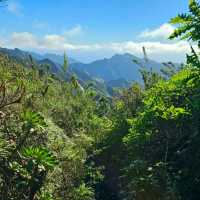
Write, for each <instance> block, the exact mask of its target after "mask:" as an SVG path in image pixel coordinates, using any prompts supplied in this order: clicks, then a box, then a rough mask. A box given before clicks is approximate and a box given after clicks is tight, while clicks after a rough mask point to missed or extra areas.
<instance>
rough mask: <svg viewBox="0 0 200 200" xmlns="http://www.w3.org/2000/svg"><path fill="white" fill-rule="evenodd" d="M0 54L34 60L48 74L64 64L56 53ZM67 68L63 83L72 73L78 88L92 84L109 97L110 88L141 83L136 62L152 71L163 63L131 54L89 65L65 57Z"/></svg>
mask: <svg viewBox="0 0 200 200" xmlns="http://www.w3.org/2000/svg"><path fill="white" fill-rule="evenodd" d="M0 53H4V54H7V55H9V56H10V57H12V58H14V59H17V60H19V61H23V63H24V61H25V63H26V66H29V65H27V63H30V55H31V56H32V57H33V59H34V60H35V62H36V63H37V64H38V66H39V67H41V66H43V65H46V64H48V65H49V66H50V69H51V72H52V73H54V74H59V73H60V69H61V67H62V64H63V56H61V55H58V54H49V53H47V54H38V53H35V52H27V51H22V50H20V49H17V48H15V49H6V48H0ZM68 61H69V69H68V72H67V73H66V76H65V78H66V80H70V77H71V76H72V75H73V74H75V75H76V76H77V78H78V80H79V82H80V83H81V85H83V86H84V85H87V84H89V83H92V85H93V86H94V88H96V89H97V90H98V91H102V92H103V93H106V94H109V93H110V92H109V91H112V88H114V87H116V88H126V87H129V86H130V85H131V83H132V81H138V82H141V81H142V80H141V74H140V72H139V69H140V66H139V65H138V64H136V63H140V64H141V65H144V66H145V67H147V68H148V69H150V68H152V69H153V70H154V71H160V69H161V67H162V64H161V63H158V62H155V61H152V60H148V62H146V61H145V60H144V59H141V58H138V57H136V56H134V55H131V54H128V53H126V54H116V55H114V56H112V57H111V58H104V59H101V60H97V61H94V62H91V63H88V64H84V63H81V62H78V61H76V60H74V59H73V58H68Z"/></svg>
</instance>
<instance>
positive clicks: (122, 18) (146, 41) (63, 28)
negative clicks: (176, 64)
mask: <svg viewBox="0 0 200 200" xmlns="http://www.w3.org/2000/svg"><path fill="white" fill-rule="evenodd" d="M187 7H188V0H167V1H164V0H151V1H150V0H32V1H31V0H10V1H8V6H7V7H5V8H1V11H0V25H1V30H0V45H1V46H4V47H9V48H14V47H18V48H22V49H26V50H34V51H37V52H41V53H43V52H55V53H62V52H63V51H65V50H66V51H67V53H68V54H69V55H70V56H73V57H75V58H77V59H80V60H82V61H85V62H89V61H92V60H94V59H99V58H102V57H109V56H112V55H113V54H115V53H126V52H129V53H133V54H135V55H138V56H140V55H141V47H142V46H146V47H147V51H149V55H150V56H151V57H152V58H153V59H156V60H159V61H160V60H164V61H165V60H168V59H170V60H172V61H181V60H183V59H184V53H185V51H188V46H187V44H186V42H178V41H175V42H169V41H168V40H167V34H168V35H169V34H170V33H171V32H172V31H173V29H174V27H172V26H171V25H169V24H168V21H169V19H170V18H171V17H173V16H175V15H177V14H178V13H181V12H185V11H187V10H188V8H187ZM170 46H171V49H170ZM181 49H182V50H181ZM174 51H176V52H174Z"/></svg>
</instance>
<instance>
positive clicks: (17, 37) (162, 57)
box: [0, 32, 190, 62]
mask: <svg viewBox="0 0 200 200" xmlns="http://www.w3.org/2000/svg"><path fill="white" fill-rule="evenodd" d="M0 43H1V44H2V45H3V46H5V47H9V48H15V47H18V48H22V49H25V50H35V51H39V52H41V51H43V52H49V51H50V52H56V53H62V52H63V51H65V50H67V52H68V53H69V54H71V55H73V56H77V57H83V56H84V57H85V58H87V59H85V60H87V61H91V60H93V59H98V58H102V57H108V56H111V55H113V54H115V53H131V54H134V55H136V56H142V47H143V46H145V47H146V50H147V53H148V55H149V57H150V58H151V59H155V60H157V61H169V60H170V61H173V62H180V61H183V60H184V57H185V53H186V52H190V47H189V44H188V43H187V42H186V41H178V42H177V41H176V42H174V43H167V42H159V41H147V42H135V41H124V42H110V43H96V44H73V43H70V42H68V41H67V40H66V37H65V36H63V35H57V34H54V35H53V34H52V35H45V36H43V37H37V36H35V35H33V34H32V33H29V32H20V33H17V32H14V33H12V34H11V35H10V36H9V37H8V38H4V39H3V40H1V41H0Z"/></svg>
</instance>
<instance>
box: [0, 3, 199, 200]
mask: <svg viewBox="0 0 200 200" xmlns="http://www.w3.org/2000/svg"><path fill="white" fill-rule="evenodd" d="M199 13H200V4H199V3H198V2H197V1H195V0H190V1H189V13H187V14H180V15H178V16H177V17H175V18H173V19H172V20H171V23H173V24H176V25H177V28H176V30H175V31H174V33H173V34H172V35H171V36H170V38H171V39H173V38H177V37H181V38H182V39H188V40H190V41H192V42H193V43H197V44H198V46H199V47H200V45H199V44H200V35H199V29H200V27H199V26H200V25H199V21H200V15H199ZM198 51H199V49H198ZM46 61H48V62H50V61H49V60H46ZM68 70H70V68H69V67H68V65H67V62H66V60H65V59H64V64H63V66H62V68H61V70H60V72H59V73H58V74H57V76H55V74H53V73H52V71H50V70H49V68H48V67H47V66H46V67H44V68H41V66H40V65H39V66H38V63H34V62H31V61H30V62H21V61H19V60H18V59H13V57H10V56H7V55H5V54H0V199H1V200H199V196H200V190H199V188H200V169H199V165H200V159H199V158H200V150H199V145H200V60H199V53H198V52H196V51H195V50H194V49H193V48H192V47H191V54H190V55H187V63H185V65H184V66H182V68H178V69H177V68H175V67H174V66H166V68H165V69H163V70H162V73H158V72H155V71H152V70H151V69H149V68H148V67H146V68H145V67H144V68H142V69H140V75H141V80H142V81H143V83H142V84H140V83H136V82H133V83H132V84H131V86H129V88H128V89H121V90H119V91H118V92H117V93H116V95H115V96H113V97H109V98H108V97H107V96H105V95H104V94H102V93H99V92H98V91H97V90H95V88H94V87H90V86H89V85H88V87H85V88H82V86H81V84H80V83H79V80H78V79H77V78H76V76H73V75H72V76H71V77H70V78H69V79H67V80H66V73H69V71H68ZM112 84H113V85H114V84H115V82H114V83H112Z"/></svg>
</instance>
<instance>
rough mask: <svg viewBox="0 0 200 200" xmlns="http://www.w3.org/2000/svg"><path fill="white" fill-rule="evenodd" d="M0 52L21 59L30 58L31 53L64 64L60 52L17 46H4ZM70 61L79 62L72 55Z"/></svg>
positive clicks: (42, 58)
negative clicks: (23, 48) (42, 51)
mask: <svg viewBox="0 0 200 200" xmlns="http://www.w3.org/2000/svg"><path fill="white" fill-rule="evenodd" d="M0 53H5V54H8V55H9V56H11V57H14V58H15V59H21V60H26V59H28V57H29V55H31V56H32V57H33V58H34V59H35V60H45V59H49V60H51V61H53V62H56V63H58V64H63V55H59V54H50V53H47V54H39V53H35V52H28V51H23V50H21V49H18V48H15V49H7V48H2V47H0ZM68 62H69V63H70V64H72V63H76V62H79V61H77V60H75V59H73V58H71V57H68Z"/></svg>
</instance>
